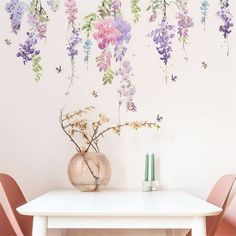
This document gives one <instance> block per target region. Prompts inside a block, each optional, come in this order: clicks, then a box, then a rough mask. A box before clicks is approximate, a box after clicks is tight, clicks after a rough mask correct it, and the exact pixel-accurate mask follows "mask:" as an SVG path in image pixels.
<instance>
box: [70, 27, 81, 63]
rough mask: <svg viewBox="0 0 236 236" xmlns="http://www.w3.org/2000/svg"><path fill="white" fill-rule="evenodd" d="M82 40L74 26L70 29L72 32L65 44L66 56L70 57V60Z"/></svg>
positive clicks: (75, 53)
mask: <svg viewBox="0 0 236 236" xmlns="http://www.w3.org/2000/svg"><path fill="white" fill-rule="evenodd" d="M81 41H82V40H81V38H80V36H79V31H78V30H76V29H75V28H74V29H73V30H72V34H71V36H70V38H69V41H68V44H67V48H66V49H67V52H68V56H69V57H71V60H72V61H73V60H74V57H75V56H77V55H78V50H77V48H76V47H77V45H78V43H80V42H81Z"/></svg>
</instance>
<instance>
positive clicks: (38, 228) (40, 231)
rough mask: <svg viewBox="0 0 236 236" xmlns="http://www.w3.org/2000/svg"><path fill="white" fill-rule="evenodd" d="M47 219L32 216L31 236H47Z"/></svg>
mask: <svg viewBox="0 0 236 236" xmlns="http://www.w3.org/2000/svg"><path fill="white" fill-rule="evenodd" d="M47 227H48V219H47V217H46V216H34V220H33V232H32V236H47Z"/></svg>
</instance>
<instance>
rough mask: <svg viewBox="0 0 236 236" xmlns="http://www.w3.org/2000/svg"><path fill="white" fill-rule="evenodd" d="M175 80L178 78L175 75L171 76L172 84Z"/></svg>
mask: <svg viewBox="0 0 236 236" xmlns="http://www.w3.org/2000/svg"><path fill="white" fill-rule="evenodd" d="M177 78H178V76H177V75H173V74H172V75H171V80H172V81H173V82H176V80H177Z"/></svg>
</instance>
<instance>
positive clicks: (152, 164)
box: [151, 153, 155, 181]
mask: <svg viewBox="0 0 236 236" xmlns="http://www.w3.org/2000/svg"><path fill="white" fill-rule="evenodd" d="M151 181H155V155H154V154H153V153H152V155H151Z"/></svg>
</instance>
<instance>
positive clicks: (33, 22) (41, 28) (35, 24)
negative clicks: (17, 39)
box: [28, 13, 47, 39]
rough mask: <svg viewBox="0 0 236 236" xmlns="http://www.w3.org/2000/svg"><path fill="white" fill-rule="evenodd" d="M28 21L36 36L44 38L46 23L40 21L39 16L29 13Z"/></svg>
mask: <svg viewBox="0 0 236 236" xmlns="http://www.w3.org/2000/svg"><path fill="white" fill-rule="evenodd" d="M28 23H29V25H30V26H32V28H33V30H34V32H35V34H36V36H37V37H38V38H40V39H43V38H46V33H47V25H46V23H43V22H41V21H40V19H39V16H38V15H36V14H34V13H31V14H29V15H28Z"/></svg>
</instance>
